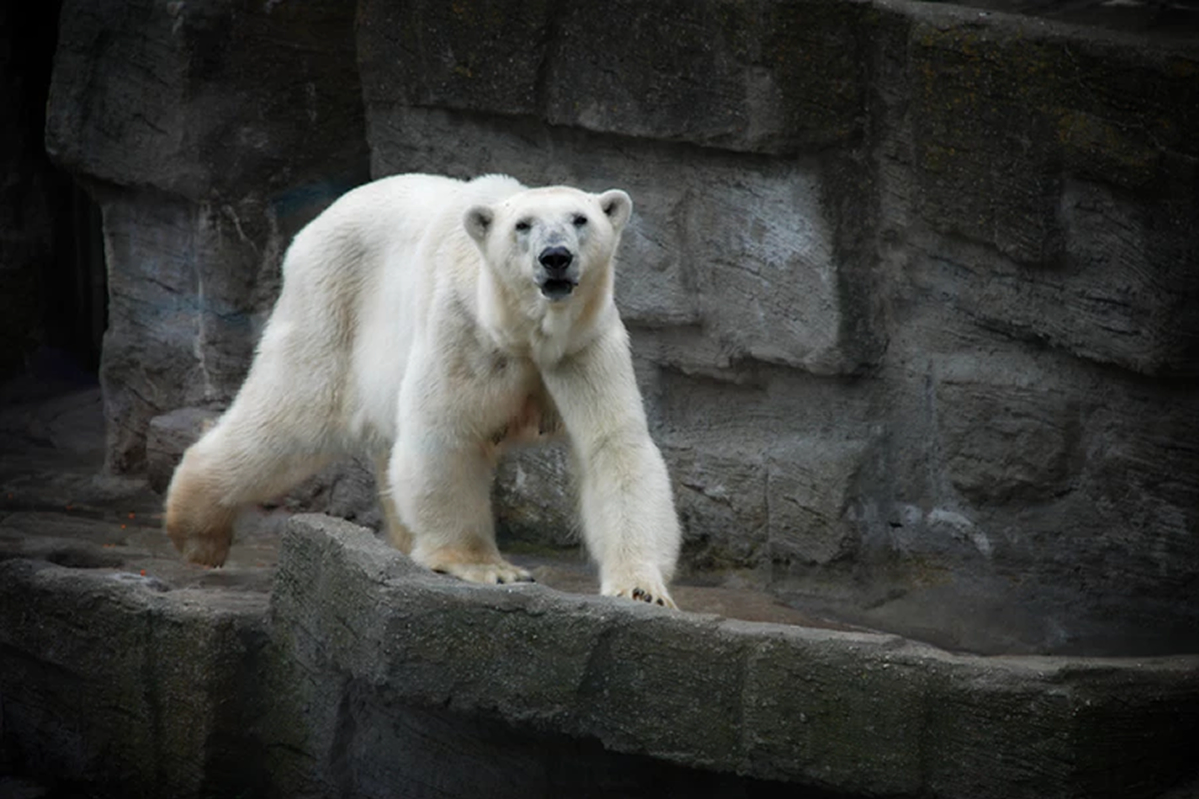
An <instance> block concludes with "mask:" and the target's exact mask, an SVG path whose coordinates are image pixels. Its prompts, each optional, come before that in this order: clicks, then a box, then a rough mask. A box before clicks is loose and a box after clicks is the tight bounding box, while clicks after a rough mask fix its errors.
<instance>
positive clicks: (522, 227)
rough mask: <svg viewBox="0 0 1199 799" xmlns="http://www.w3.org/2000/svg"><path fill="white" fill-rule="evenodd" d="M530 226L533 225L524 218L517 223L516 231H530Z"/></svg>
mask: <svg viewBox="0 0 1199 799" xmlns="http://www.w3.org/2000/svg"><path fill="white" fill-rule="evenodd" d="M530 227H532V226H531V225H530V224H529V220H527V219H522V220H520V221H519V222H517V223H516V232H517V233H527V232H529V228H530Z"/></svg>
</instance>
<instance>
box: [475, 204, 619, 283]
mask: <svg viewBox="0 0 1199 799" xmlns="http://www.w3.org/2000/svg"><path fill="white" fill-rule="evenodd" d="M632 212H633V201H632V200H630V199H629V195H628V194H626V193H624V192H623V191H621V190H619V189H612V190H610V191H606V192H604V193H603V194H588V193H587V192H584V191H579V190H578V189H572V188H568V187H565V186H551V187H548V188H542V189H528V190H526V191H522V192H520V193H519V194H515V195H513V196H511V197H509V198H508V199H506V200H504V201H503V202H500V203H497V204H496V205H490V206H488V205H476V206H474V207H472V208H471V209H470V210H469V211H467V212H466V217H465V219H464V222H465V225H466V232H467V233H469V234H470V237H471V238H472V239H474V240H475V243H476V244H478V246H479V249H480V250H481V251H482V253H483V258H484V260H485V261H486V263H487V266H488V268H490V269H491V270H493V272H494V273H495V275H496V276H497V277H498V278H499V279H500V280H501V281H503V282H504V283H505V284H506V285H507V286H509V287H510V288H511V289H513V290H515V291H516V292H518V293H520V294H522V295H523V294H526V292H530V291H536V292H539V294H540V296H541V297H544V298H545V299H546V300H548V301H550V302H551V303H557V302H564V301H566V300H568V299H569V298H570V297H571V296H572V295H573V294H575V290H576V289H579V288H580V287H582V288H583V289H584V290H586V289H588V288H589V287H591V286H597V285H603V284H604V282H605V281H608V280H609V279H610V277H611V270H612V254H613V253H614V252H615V251H616V246H617V244H619V242H620V234H621V231H622V230H624V226H625V223H626V222H628V221H629V215H630V214H631V213H632Z"/></svg>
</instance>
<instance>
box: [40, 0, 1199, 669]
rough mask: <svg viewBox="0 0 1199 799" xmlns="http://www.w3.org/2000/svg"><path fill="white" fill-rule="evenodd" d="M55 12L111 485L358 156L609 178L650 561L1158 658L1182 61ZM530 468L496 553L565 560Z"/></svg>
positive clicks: (386, 6) (1177, 316)
mask: <svg viewBox="0 0 1199 799" xmlns="http://www.w3.org/2000/svg"><path fill="white" fill-rule="evenodd" d="M67 6H68V8H67V9H66V11H65V12H64V15H63V40H62V43H61V45H60V51H59V56H58V64H57V70H56V77H55V84H54V90H53V91H52V97H51V112H50V124H49V126H48V131H47V142H48V146H49V149H50V151H51V153H52V154H53V155H54V156H55V157H56V158H57V159H58V161H59V162H60V163H61V164H64V165H66V166H68V167H70V168H71V169H73V170H75V171H76V172H77V174H80V175H82V176H85V177H87V178H88V179H89V180H90V181H91V182H92V185H93V186H94V187H95V193H96V196H97V197H99V198H100V199H101V202H102V205H103V207H104V213H105V230H106V237H107V243H108V255H109V263H110V271H111V276H110V285H111V296H112V299H111V309H110V313H111V318H112V322H111V326H110V330H109V334H108V340H107V343H106V349H105V362H104V367H103V378H104V381H105V387H106V403H107V405H108V409H109V421H110V425H111V426H110V446H109V463H110V465H111V466H112V467H113V468H116V469H134V468H139V467H140V465H141V464H142V462H143V460H144V457H145V455H144V452H145V435H146V430H147V427H148V425H149V422H150V420H151V418H153V417H155V416H159V415H161V414H164V413H166V412H168V411H172V410H174V409H176V408H178V407H183V406H196V405H220V404H221V403H223V402H225V401H227V400H228V398H229V397H230V396H231V394H232V392H233V391H234V390H235V388H236V386H237V383H238V380H239V379H240V376H241V375H242V374H243V372H244V369H245V367H246V365H247V362H248V358H249V356H250V353H251V351H252V347H253V342H254V338H255V335H256V332H257V330H258V329H259V326H260V324H261V322H262V320H263V318H264V315H265V313H266V311H267V310H268V308H269V303H270V300H271V298H272V297H273V295H274V292H275V291H277V287H278V273H277V267H278V262H279V258H280V257H281V253H282V250H283V248H284V246H285V245H286V242H287V240H288V238H289V236H290V235H291V234H292V232H294V230H296V229H298V227H299V226H300V224H302V222H303V221H305V220H306V219H308V218H310V217H311V215H312V214H313V213H315V212H316V211H317V210H319V208H320V207H321V206H322V205H323V204H324V203H326V202H327V201H329V200H330V199H331V198H332V197H333V196H334V195H335V194H336V193H337V190H338V189H339V188H341V187H343V186H348V185H350V184H351V183H353V182H355V181H356V180H360V179H364V178H365V164H366V163H367V159H368V158H369V169H370V174H371V175H373V176H376V177H378V176H383V175H387V174H392V173H397V172H404V171H417V170H419V171H428V172H440V173H447V174H451V175H456V176H470V175H474V174H478V173H482V172H493V171H498V172H509V173H512V174H514V175H516V176H518V177H520V178H521V179H522V180H524V181H525V182H527V183H530V184H540V183H555V182H565V183H572V184H577V185H580V186H582V187H585V188H589V189H594V190H600V189H605V188H609V187H612V186H620V187H622V188H625V189H627V190H628V191H629V192H630V193H631V194H632V196H633V198H634V203H635V206H636V213H635V216H634V223H633V227H632V229H631V230H630V232H629V233H628V234H627V235H626V239H625V243H624V245H623V251H622V264H621V268H620V272H619V276H618V302H619V304H620V307H621V310H622V314H623V316H624V318H625V320H626V322H627V324H628V325H629V327H630V329H631V332H632V334H633V342H634V350H635V353H636V357H637V366H638V374H639V377H640V379H641V381H642V387H643V390H644V394H645V398H646V402H647V405H648V409H649V413H650V417H651V420H652V424H653V426H654V432H655V435H656V436H657V438H658V440H659V442H660V443H661V444H662V447H663V449H664V452H665V454H666V456H667V459H668V461H669V464H670V468H671V472H672V475H673V477H674V481H675V489H676V493H677V500H678V504H679V509H680V512H681V514H682V517H683V519H684V523H685V527H686V547H685V557H686V563H687V566H688V567H689V568H691V569H692V570H704V569H736V570H742V571H743V572H745V573H746V574H748V575H749V576H750V577H751V578H752V579H756V580H759V581H761V582H762V583H763V584H766V585H769V586H771V587H772V588H773V589H775V590H777V591H779V592H780V593H782V594H784V595H786V596H790V597H797V598H798V597H803V598H805V601H809V602H812V601H815V602H828V603H835V604H838V605H839V606H840V607H841V609H842V611H843V612H846V613H849V615H852V616H854V617H855V618H856V619H859V620H864V621H866V622H869V623H875V624H880V625H887V626H889V627H891V628H893V629H898V630H900V631H902V632H907V633H910V634H919V635H923V636H925V637H928V638H932V639H934V640H938V641H940V642H942V643H947V644H952V645H959V646H966V647H972V648H976V649H983V650H988V649H1015V650H1021V651H1028V650H1039V651H1117V650H1118V651H1128V652H1155V651H1166V650H1178V649H1194V647H1195V646H1196V645H1197V644H1199V608H1197V607H1196V605H1195V603H1194V602H1193V597H1194V578H1193V575H1194V574H1195V573H1196V572H1197V571H1199V513H1197V510H1196V509H1199V445H1197V444H1196V442H1197V441H1199V384H1197V383H1196V379H1197V378H1199V313H1197V312H1196V308H1197V307H1199V272H1197V271H1196V269H1195V265H1196V263H1199V234H1196V233H1195V230H1194V226H1193V222H1194V220H1195V219H1196V218H1199V174H1197V169H1199V149H1197V145H1196V140H1195V138H1194V137H1193V136H1192V135H1189V132H1190V131H1193V130H1194V129H1195V128H1196V126H1197V125H1199V118H1197V117H1199V88H1197V87H1199V81H1196V77H1197V76H1199V48H1197V47H1196V46H1195V45H1194V44H1190V43H1187V42H1185V41H1183V42H1175V43H1169V44H1163V43H1160V42H1156V41H1152V40H1150V39H1147V38H1135V37H1131V36H1121V35H1119V34H1114V33H1109V32H1100V31H1097V30H1088V29H1082V28H1069V27H1065V26H1055V25H1051V24H1047V23H1045V22H1042V21H1032V20H1025V19H1021V18H1016V17H1008V16H1005V15H1002V14H995V15H991V16H989V17H982V16H980V15H979V13H978V12H976V11H973V10H965V9H958V8H955V7H951V6H926V5H921V4H911V3H906V2H902V1H900V0H894V1H888V0H874V2H870V3H847V2H815V1H813V2H798V3H790V2H767V1H766V0H762V1H761V2H754V3H740V2H737V3H734V2H721V1H720V0H711V1H710V2H701V3H692V2H664V3H649V4H647V3H639V2H612V3H605V4H604V5H603V6H602V8H601V7H599V6H596V7H591V6H580V7H578V8H574V7H571V8H565V7H559V6H555V5H552V4H539V3H533V4H521V5H520V7H519V8H518V9H517V8H510V7H509V6H508V5H507V4H493V3H486V2H478V3H473V2H469V3H455V4H444V3H440V2H432V1H430V2H408V3H399V2H394V1H393V0H361V2H360V3H359V4H358V7H357V9H355V8H354V4H353V3H349V2H333V0H330V1H329V2H327V3H321V4H316V5H313V4H306V5H305V6H304V8H303V9H302V10H301V9H293V8H292V7H291V6H290V5H288V4H272V3H267V4H265V5H262V6H259V5H250V4H240V3H234V4H228V3H224V4H222V3H215V2H213V3H201V4H194V3H189V4H187V5H186V6H182V5H175V4H165V5H163V4H157V3H143V4H140V5H139V4H134V5H132V6H130V7H129V8H128V9H127V10H126V11H125V12H123V13H122V14H119V15H118V14H115V13H112V14H110V13H108V12H103V11H98V10H96V9H94V8H92V6H91V5H88V4H86V3H75V4H72V3H71V2H68V3H67ZM355 14H356V17H355ZM355 19H356V20H357V22H356V27H354V26H353V21H354V20H355ZM318 30H319V31H320V34H319V35H317V33H316V31H318ZM560 464H561V454H560V453H559V452H554V451H551V452H550V453H548V454H546V455H540V456H539V455H526V456H523V457H522V458H521V459H519V460H517V461H515V462H513V463H510V464H507V465H505V467H504V469H503V470H502V473H501V477H502V480H501V489H500V491H499V499H500V502H499V504H500V514H501V518H502V520H503V521H505V523H506V525H507V526H508V528H509V529H510V531H512V532H513V533H514V534H517V535H519V536H520V537H524V538H533V539H534V540H537V541H540V542H542V543H548V544H553V545H557V544H560V543H562V542H563V540H564V539H565V538H566V531H567V528H569V526H570V520H569V517H568V516H566V515H565V513H564V509H563V498H564V494H565V489H564V486H563V483H562V482H561V481H560V480H546V479H529V477H530V475H532V476H537V475H542V476H549V477H551V478H552V477H553V476H555V475H557V474H558V471H559V466H560ZM547 484H548V485H547ZM538 486H542V487H543V488H541V489H539V490H538V491H534V490H533V488H534V487H538ZM355 496H361V498H362V499H361V502H362V503H363V504H369V503H370V502H371V499H370V494H369V491H367V490H365V489H364V490H363V491H362V492H361V494H360V495H358V494H356V495H355ZM363 512H365V511H363Z"/></svg>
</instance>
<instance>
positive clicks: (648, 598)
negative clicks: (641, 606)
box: [604, 586, 679, 610]
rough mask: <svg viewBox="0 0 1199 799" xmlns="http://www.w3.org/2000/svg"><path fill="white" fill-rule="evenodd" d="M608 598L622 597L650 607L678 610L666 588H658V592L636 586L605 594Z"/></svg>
mask: <svg viewBox="0 0 1199 799" xmlns="http://www.w3.org/2000/svg"><path fill="white" fill-rule="evenodd" d="M604 593H606V594H608V596H620V597H626V598H628V599H632V600H633V601H634V602H645V603H647V604H650V605H659V606H661V607H664V608H673V609H675V610H678V607H679V606H678V605H676V604H675V603H674V600H673V599H671V598H670V594H669V593H668V592H667V591H666V589H665V588H658V589H657V590H656V591H654V590H647V589H645V588H642V587H641V586H634V587H633V588H632V589H618V590H615V591H611V592H604Z"/></svg>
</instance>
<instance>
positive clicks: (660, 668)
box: [271, 515, 1199, 799]
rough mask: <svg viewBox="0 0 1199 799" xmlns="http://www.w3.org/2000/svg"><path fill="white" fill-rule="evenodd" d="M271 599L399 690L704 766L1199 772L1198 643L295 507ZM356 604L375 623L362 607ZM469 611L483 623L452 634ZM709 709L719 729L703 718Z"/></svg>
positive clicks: (777, 774)
mask: <svg viewBox="0 0 1199 799" xmlns="http://www.w3.org/2000/svg"><path fill="white" fill-rule="evenodd" d="M346 602H348V603H349V604H348V606H347V605H346V604H345V603H346ZM271 607H272V620H273V625H274V626H275V628H276V630H278V628H279V627H280V625H287V624H289V620H295V619H296V618H297V615H298V616H301V617H302V618H303V624H302V625H300V626H302V627H303V630H300V631H295V632H296V633H298V634H299V635H300V636H301V637H302V636H308V637H310V639H311V643H312V644H313V645H315V646H316V647H317V649H318V651H319V658H318V661H319V662H317V663H311V662H310V663H304V665H309V666H311V665H318V666H323V667H324V668H329V667H332V668H333V669H334V670H335V671H339V672H342V673H344V674H346V675H348V676H350V677H352V678H356V679H361V680H363V681H365V682H367V683H369V684H372V685H374V686H376V687H377V690H379V691H380V692H381V695H382V696H384V697H386V699H387V700H395V701H399V702H403V703H409V704H413V705H424V706H430V707H448V708H450V709H452V710H456V711H460V712H467V713H482V714H486V715H491V716H495V717H499V718H501V719H503V720H505V721H507V722H510V723H513V724H518V725H521V724H532V725H533V726H534V727H535V728H537V729H539V730H541V731H548V732H552V733H559V734H566V735H571V736H577V737H591V738H596V739H598V740H600V741H601V742H602V743H603V744H604V746H605V747H607V748H609V749H611V750H614V751H621V752H630V753H636V754H643V755H649V756H652V757H657V758H661V759H663V760H667V761H672V762H676V763H680V764H683V765H686V766H691V767H699V768H708V769H713V770H718V771H728V772H735V773H737V774H742V775H746V776H752V777H758V778H765V779H782V780H791V781H795V782H800V783H806V784H810V785H814V786H821V787H825V788H831V789H835V790H841V791H849V792H855V793H859V792H860V793H868V794H894V795H934V796H971V797H974V798H975V799H977V798H979V797H986V796H995V797H1015V796H1029V797H1032V796H1038V797H1051V796H1063V797H1065V796H1072V795H1077V794H1076V790H1077V788H1078V785H1079V781H1080V780H1083V781H1085V780H1086V779H1088V778H1087V776H1086V775H1087V773H1088V772H1090V773H1094V774H1099V775H1101V776H1103V778H1104V779H1105V780H1109V781H1110V778H1111V777H1112V776H1113V775H1112V774H1111V771H1107V773H1106V774H1105V769H1104V768H1103V765H1104V763H1105V760H1110V758H1112V757H1115V758H1116V759H1117V760H1118V761H1119V762H1120V763H1124V764H1129V766H1130V767H1131V768H1133V769H1135V772H1137V773H1139V775H1141V781H1140V782H1139V783H1138V784H1137V785H1135V786H1132V785H1129V786H1121V785H1119V784H1118V783H1110V782H1109V783H1108V784H1104V785H1103V786H1098V785H1097V786H1093V787H1097V788H1099V789H1100V791H1101V792H1100V793H1096V794H1094V795H1096V796H1099V795H1112V796H1116V795H1130V796H1131V795H1138V796H1153V795H1156V794H1157V793H1159V792H1161V791H1163V790H1166V789H1168V788H1169V787H1171V785H1172V784H1174V783H1176V782H1178V781H1180V780H1182V779H1184V778H1187V777H1188V776H1193V775H1192V774H1191V772H1190V771H1189V770H1188V769H1190V770H1193V762H1194V748H1195V747H1194V745H1193V744H1189V743H1180V740H1181V741H1186V740H1187V739H1188V738H1190V739H1191V740H1194V739H1196V738H1195V736H1189V735H1188V732H1187V731H1188V730H1192V728H1195V727H1196V723H1194V722H1193V721H1188V720H1187V719H1188V718H1194V715H1195V712H1196V711H1199V655H1195V656H1191V655H1183V656H1171V657H1161V658H1144V659H1120V658H1073V657H976V656H970V655H961V654H954V653H949V652H946V651H943V650H939V649H936V648H934V647H931V646H926V645H922V644H917V643H913V642H910V641H907V640H905V639H902V638H899V637H896V636H889V635H877V634H861V633H846V632H838V631H829V630H818V629H808V628H800V627H790V626H785V625H778V624H767V623H752V622H742V621H733V620H725V619H722V618H720V617H717V616H712V615H700V614H687V613H677V612H671V611H667V610H664V609H660V608H656V607H651V606H643V605H639V604H632V603H625V602H620V601H618V600H612V599H607V598H602V597H593V596H576V595H568V594H562V593H559V592H557V591H554V590H552V589H549V588H546V587H543V586H536V585H530V586H496V587H484V586H475V585H470V584H466V583H461V582H458V581H454V580H451V579H448V578H444V577H440V576H438V575H433V574H430V573H428V572H425V571H423V570H420V569H419V568H417V567H415V566H414V565H412V564H411V562H410V561H408V560H407V558H405V557H404V556H403V555H401V554H399V553H398V552H396V551H394V550H392V549H391V548H389V547H388V546H386V544H384V543H383V542H381V541H379V540H377V539H376V538H375V537H374V536H373V535H372V534H370V532H369V531H367V530H365V529H363V528H360V527H357V526H356V525H353V524H350V523H348V522H343V521H340V520H334V519H330V518H327V517H321V516H311V515H309V516H297V517H295V518H293V519H292V520H291V522H290V523H289V527H288V531H287V533H286V534H285V536H284V540H283V543H282V550H281V560H280V568H279V572H278V577H277V583H276V587H275V590H274V591H273V592H272V598H271ZM348 615H351V616H352V617H353V618H355V619H357V620H360V621H362V622H364V624H363V626H362V627H360V628H358V629H355V630H350V629H348V628H347V625H346V623H345V620H346V618H347V616H348ZM451 620H452V621H451ZM459 623H462V624H465V625H466V628H467V629H472V630H475V631H476V632H477V633H478V634H476V635H473V636H457V635H453V634H446V633H447V629H446V628H447V625H453V624H459ZM489 638H490V639H491V640H488V639H489ZM514 643H519V645H513V644H514ZM293 646H295V647H297V648H296V651H295V652H294V656H295V657H296V658H297V659H298V660H299V661H301V662H302V663H303V662H304V661H305V660H306V659H307V660H310V658H308V657H307V656H306V655H305V653H304V652H303V651H300V650H302V649H303V646H302V644H297V643H295V640H294V639H293ZM488 654H491V655H497V654H498V657H495V658H492V659H488V657H487V656H488ZM504 661H508V662H504ZM540 675H547V676H548V677H549V679H541V678H540ZM672 686H682V687H683V688H684V690H682V691H672V690H671V689H672ZM778 689H783V690H778ZM730 703H731V704H730ZM730 712H732V713H733V715H734V716H735V718H734V719H732V720H730V717H729V714H730ZM1163 714H1165V718H1163ZM1149 721H1152V722H1153V723H1152V725H1151V726H1150V725H1149V724H1142V722H1149ZM731 724H733V727H735V730H734V729H733V727H731V726H730V725H731ZM1129 728H1131V729H1133V730H1136V732H1137V734H1136V736H1130V735H1129V734H1128V733H1127V732H1124V730H1127V729H1129ZM699 730H704V731H705V734H706V735H707V737H704V738H703V739H702V740H698V741H692V740H689V739H688V737H687V736H690V735H693V734H694V733H695V732H696V731H699ZM728 730H733V731H732V732H731V733H729V734H721V731H728ZM707 731H715V732H714V733H712V734H707ZM681 732H685V733H686V734H685V735H684V734H681ZM839 747H849V749H846V750H844V751H843V750H842V749H839ZM964 764H966V765H968V766H969V768H963V765H964ZM1144 775H1153V777H1151V778H1150V779H1154V778H1155V779H1156V780H1157V782H1155V783H1154V784H1153V785H1152V786H1149V785H1147V784H1145V783H1144V781H1143V779H1144ZM1030 777H1034V778H1035V779H1034V780H1033V781H1032V782H1030V781H1029V780H1030ZM1129 779H1132V778H1131V777H1129ZM1133 787H1135V788H1136V789H1138V790H1132V791H1130V792H1128V793H1119V791H1124V790H1125V789H1126V788H1133ZM1105 791H1116V792H1115V793H1104V792H1105Z"/></svg>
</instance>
